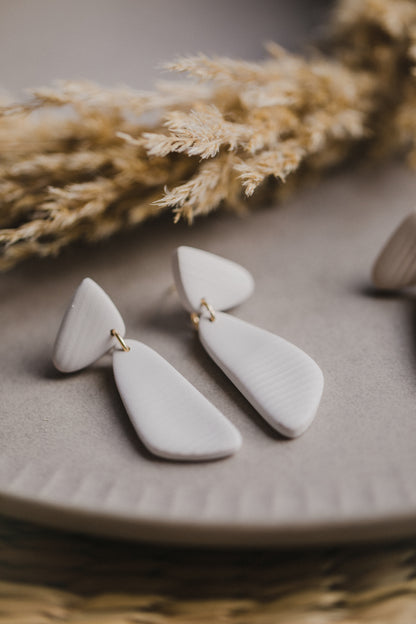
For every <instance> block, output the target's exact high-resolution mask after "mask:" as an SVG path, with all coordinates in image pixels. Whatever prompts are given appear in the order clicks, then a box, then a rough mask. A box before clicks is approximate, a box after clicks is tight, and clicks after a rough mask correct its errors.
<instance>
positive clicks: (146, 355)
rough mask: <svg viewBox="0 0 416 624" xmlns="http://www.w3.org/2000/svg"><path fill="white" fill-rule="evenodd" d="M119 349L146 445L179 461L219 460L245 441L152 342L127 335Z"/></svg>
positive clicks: (118, 374) (127, 399) (129, 406)
mask: <svg viewBox="0 0 416 624" xmlns="http://www.w3.org/2000/svg"><path fill="white" fill-rule="evenodd" d="M126 342H127V344H128V346H129V347H130V351H128V352H125V351H122V350H116V351H115V352H114V355H113V369H114V377H115V380H116V384H117V388H118V390H119V392H120V396H121V398H122V400H123V403H124V407H125V408H126V411H127V413H128V414H129V416H130V419H131V422H132V423H133V426H134V427H135V429H136V431H137V433H138V434H139V436H140V438H141V440H142V441H143V443H144V444H145V445H146V446H147V448H148V449H149V450H150V451H151V452H152V453H154V454H155V455H158V456H160V457H165V458H168V459H177V460H204V459H218V458H220V457H226V456H227V455H231V454H233V453H235V452H236V451H237V450H238V449H239V448H240V446H241V436H240V433H239V432H238V431H237V429H236V428H235V427H234V425H232V424H231V423H230V422H229V421H228V420H227V419H226V418H224V416H223V415H222V414H221V412H219V411H218V410H217V408H216V407H214V405H212V403H210V402H209V401H208V399H206V398H205V397H204V396H203V395H202V394H201V393H200V392H198V390H197V389H196V388H195V387H194V386H193V385H192V384H191V383H189V381H188V380H187V379H185V378H184V377H183V376H182V375H181V374H180V373H179V372H178V371H177V370H176V369H175V368H174V367H173V366H171V365H170V364H169V363H168V362H167V361H166V360H165V359H164V358H162V357H161V356H160V355H159V354H158V353H156V351H153V349H150V347H148V346H146V345H144V344H143V343H140V342H137V341H136V340H127V341H126Z"/></svg>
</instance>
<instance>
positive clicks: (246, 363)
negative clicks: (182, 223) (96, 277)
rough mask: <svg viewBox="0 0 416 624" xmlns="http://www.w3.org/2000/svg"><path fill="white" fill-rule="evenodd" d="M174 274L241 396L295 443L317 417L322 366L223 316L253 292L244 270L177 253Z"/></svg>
mask: <svg viewBox="0 0 416 624" xmlns="http://www.w3.org/2000/svg"><path fill="white" fill-rule="evenodd" d="M173 273H174V278H175V282H176V287H177V290H178V293H179V297H180V299H181V302H182V304H183V306H184V307H185V308H186V309H187V310H188V312H190V314H191V320H192V321H193V323H194V326H195V327H196V328H197V330H198V334H199V337H200V340H201V343H202V345H203V346H204V348H205V349H206V351H207V352H208V354H209V355H210V356H211V357H212V359H213V360H214V362H216V364H217V365H218V366H219V367H220V368H221V369H222V370H223V371H224V373H225V374H226V375H227V377H229V378H230V380H231V381H232V382H233V383H234V384H235V385H236V386H237V388H238V389H239V390H240V392H241V393H242V394H243V395H244V396H245V397H246V399H247V400H248V401H249V402H250V403H251V404H252V405H253V407H254V408H255V409H256V410H257V411H258V412H259V414H261V416H263V418H264V419H265V420H266V421H267V422H268V423H269V424H270V425H271V426H272V427H273V428H274V429H276V430H277V431H278V432H279V433H281V434H283V435H284V436H286V437H290V438H293V437H297V436H299V435H300V434H302V433H303V432H304V431H305V430H306V429H307V428H308V427H309V425H310V424H311V422H312V420H313V419H314V417H315V414H316V411H317V409H318V405H319V402H320V399H321V396H322V391H323V375H322V371H321V369H320V368H319V366H318V365H317V364H316V362H314V360H312V358H310V357H309V356H308V355H307V354H306V353H304V351H302V350H301V349H299V348H298V347H295V346H294V345H293V344H291V343H290V342H287V341H286V340H284V339H283V338H280V337H279V336H276V335H275V334H272V333H271V332H268V331H265V330H264V329H260V328H259V327H256V326H254V325H251V324H249V323H246V322H244V321H241V320H240V319H238V318H236V317H234V316H231V315H230V314H225V313H224V312H222V310H227V309H229V308H231V307H234V306H235V305H237V304H239V303H241V302H242V301H244V300H245V299H246V298H247V297H249V296H250V295H251V293H252V292H253V289H254V281H253V278H252V276H251V274H250V273H249V272H248V271H246V269H244V268H243V267H241V266H240V265H238V264H236V263H235V262H231V261H230V260H226V259H225V258H221V257H219V256H216V255H214V254H211V253H208V252H206V251H201V250H200V249H194V248H192V247H179V248H178V249H177V250H176V252H175V254H174V257H173Z"/></svg>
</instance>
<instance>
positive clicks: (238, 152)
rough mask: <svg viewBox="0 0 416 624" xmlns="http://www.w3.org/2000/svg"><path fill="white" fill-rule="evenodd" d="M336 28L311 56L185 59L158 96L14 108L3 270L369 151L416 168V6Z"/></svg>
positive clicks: (78, 86) (401, 3) (0, 248)
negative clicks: (402, 153)
mask: <svg viewBox="0 0 416 624" xmlns="http://www.w3.org/2000/svg"><path fill="white" fill-rule="evenodd" d="M329 33H330V36H329V37H328V41H327V42H326V48H325V54H323V52H320V53H318V52H315V53H314V54H312V55H311V56H310V57H308V58H304V57H301V56H296V55H293V54H289V53H288V52H286V51H285V50H283V49H282V48H280V47H279V46H278V45H276V44H269V45H268V57H267V59H266V60H264V61H262V62H260V63H253V62H247V61H240V60H232V59H228V58H219V57H218V58H208V57H206V56H204V55H198V56H195V57H191V58H184V59H178V60H177V61H175V62H173V63H171V64H170V65H169V68H170V69H171V70H173V71H175V72H179V73H182V74H184V75H185V76H186V80H185V81H184V82H179V83H178V82H171V83H169V82H165V83H161V84H159V85H158V86H157V88H156V90H155V91H154V92H138V91H134V90H131V89H128V88H118V89H105V88H102V87H99V86H97V85H95V84H91V83H87V82H82V83H79V82H65V81H62V82H59V83H57V84H56V85H54V86H53V87H50V88H42V89H35V90H33V92H32V94H31V97H30V98H29V99H28V100H27V101H25V102H18V103H6V102H3V105H2V107H1V108H0V142H1V145H2V146H3V149H2V152H1V157H0V199H1V203H0V228H1V229H0V268H1V269H6V268H10V267H12V266H13V265H14V264H15V263H16V262H18V261H20V260H22V259H24V258H26V257H29V256H32V255H41V256H45V255H50V254H56V253H58V252H59V250H60V249H61V248H62V247H64V246H66V245H68V244H70V243H71V242H73V241H75V240H78V239H80V240H86V241H94V240H98V239H102V238H105V237H108V236H110V235H111V234H113V233H115V232H116V231H118V230H120V229H123V228H127V227H132V226H134V225H137V224H138V223H140V222H142V221H143V220H145V219H148V218H149V217H152V216H155V215H157V214H159V213H160V212H162V211H166V210H173V212H174V218H175V220H178V219H181V218H184V219H186V220H187V221H189V222H192V221H193V219H194V218H195V217H196V216H198V215H201V214H207V213H208V212H210V211H212V210H215V209H218V208H219V207H221V206H227V207H229V208H234V209H236V210H241V209H244V207H245V206H246V205H247V204H248V202H249V198H251V197H252V196H254V198H255V197H256V195H259V194H261V193H260V189H262V191H264V190H267V191H269V190H273V192H279V191H280V189H281V188H282V185H283V183H284V182H285V181H286V180H287V179H288V178H290V179H291V180H292V185H291V186H295V185H296V182H297V179H298V177H299V176H300V175H301V174H303V173H305V172H321V171H324V170H326V169H328V168H330V167H333V166H334V165H337V164H338V163H341V162H343V161H344V160H345V159H346V158H349V157H351V156H352V155H353V154H354V152H355V151H356V150H357V147H358V146H359V147H360V148H361V149H364V148H365V149H367V150H369V153H373V154H378V155H380V154H388V153H392V152H397V151H398V150H403V149H406V150H407V152H408V154H409V161H410V163H411V164H413V165H415V164H416V113H415V110H416V82H415V73H416V69H415V62H416V4H415V3H414V2H411V1H408V0H394V1H392V0H340V1H339V2H338V3H337V5H336V9H335V12H334V16H333V20H332V22H331V25H330V27H329ZM149 119H150V120H151V121H149ZM270 180H274V181H275V184H272V185H270V184H266V183H268V182H270Z"/></svg>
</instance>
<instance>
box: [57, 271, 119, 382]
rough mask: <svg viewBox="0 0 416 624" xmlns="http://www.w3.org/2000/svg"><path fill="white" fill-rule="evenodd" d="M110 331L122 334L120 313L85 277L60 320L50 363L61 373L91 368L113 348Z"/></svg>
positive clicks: (98, 287) (104, 293)
mask: <svg viewBox="0 0 416 624" xmlns="http://www.w3.org/2000/svg"><path fill="white" fill-rule="evenodd" d="M111 329H116V330H117V331H118V333H119V334H120V336H124V333H125V331H126V329H125V326H124V321H123V319H122V318H121V314H120V312H119V311H118V310H117V308H116V306H115V305H114V303H113V302H112V301H111V299H110V297H109V296H108V295H107V293H106V292H104V290H103V289H102V288H101V287H100V286H98V284H97V283H96V282H94V280H92V279H91V278H89V277H86V278H85V279H84V280H82V282H81V284H80V285H79V287H78V288H77V290H76V292H75V295H74V296H73V298H72V301H71V303H70V304H69V306H68V308H67V310H66V312H65V316H64V317H63V319H62V323H61V326H60V328H59V331H58V335H57V337H56V340H55V346H54V350H53V356H52V359H53V363H54V364H55V366H56V368H57V369H58V370H60V371H61V372H62V373H73V372H74V371H77V370H80V369H81V368H85V366H88V365H89V364H92V363H93V362H95V361H96V360H98V358H100V357H101V356H102V355H104V353H107V351H109V350H110V349H111V348H112V347H114V344H115V343H114V338H113V337H112V336H111V334H110V330H111Z"/></svg>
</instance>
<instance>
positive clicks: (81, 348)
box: [53, 278, 241, 461]
mask: <svg viewBox="0 0 416 624" xmlns="http://www.w3.org/2000/svg"><path fill="white" fill-rule="evenodd" d="M125 331H126V330H125V325H124V322H123V319H122V317H121V315H120V313H119V311H118V310H117V308H116V306H115V305H114V303H113V302H112V301H111V299H110V297H109V296H108V295H107V294H106V293H105V292H104V291H103V290H102V288H100V286H98V284H96V283H95V282H94V281H93V280H92V279H90V278H86V279H84V280H83V281H82V282H81V284H80V286H79V287H78V289H77V290H76V292H75V295H74V297H73V299H72V301H71V303H70V305H69V307H68V309H67V311H66V313H65V316H64V318H63V320H62V323H61V326H60V329H59V332H58V335H57V338H56V341H55V347H54V353H53V362H54V364H55V366H56V368H57V369H58V370H60V371H61V372H64V373H71V372H74V371H78V370H80V369H82V368H84V367H86V366H88V365H89V364H92V363H93V362H95V361H96V360H97V359H98V358H100V357H101V356H102V355H104V354H105V353H107V352H111V353H112V354H113V370H114V377H115V381H116V384H117V388H118V390H119V392H120V396H121V399H122V401H123V404H124V406H125V408H126V411H127V413H128V415H129V417H130V419H131V422H132V424H133V426H134V428H135V429H136V431H137V433H138V435H139V437H140V439H141V440H142V442H143V443H144V445H145V446H146V447H147V448H148V449H149V451H150V452H151V453H153V454H154V455H158V456H159V457H163V458H165V459H174V460H188V461H201V460H212V459H219V458H222V457H226V456H228V455H231V454H233V453H235V452H236V451H237V450H238V449H239V448H240V446H241V436H240V433H239V432H238V431H237V429H236V428H235V427H234V425H232V424H231V422H229V421H228V420H227V419H226V418H225V417H224V416H223V414H221V412H219V410H218V409H217V408H216V407H214V405H212V404H211V403H210V402H209V401H208V399H206V398H205V397H204V396H203V395H202V394H201V393H200V392H198V390H197V389H196V388H195V387H194V386H193V385H192V384H191V383H190V382H189V381H187V380H186V379H185V378H184V377H183V376H182V375H181V374H180V373H179V372H178V371H177V370H176V369H175V368H173V366H171V365H170V364H169V363H168V362H167V361H166V360H165V359H164V358H163V357H161V356H160V355H159V354H158V353H156V351H153V349H150V347H147V346H146V345H144V344H143V343H141V342H138V341H136V340H124V336H125Z"/></svg>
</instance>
